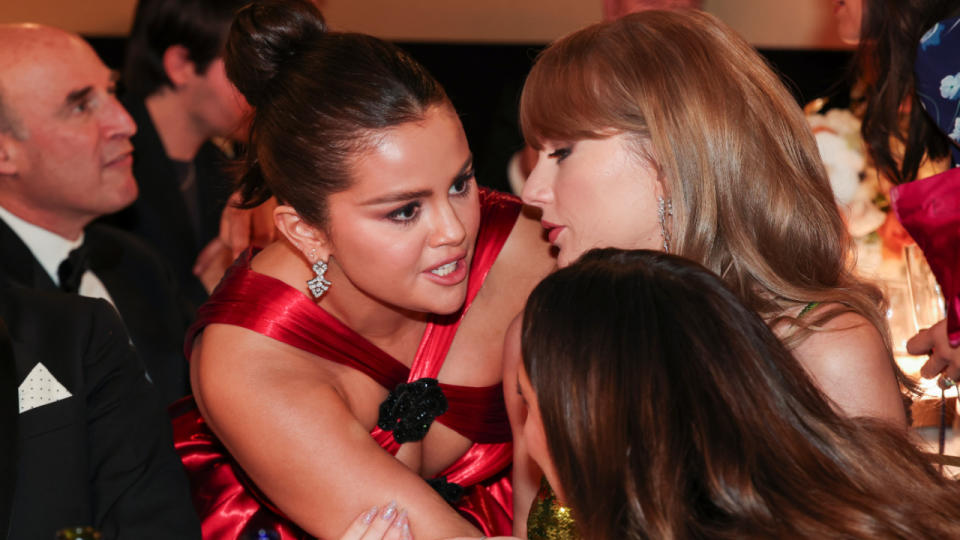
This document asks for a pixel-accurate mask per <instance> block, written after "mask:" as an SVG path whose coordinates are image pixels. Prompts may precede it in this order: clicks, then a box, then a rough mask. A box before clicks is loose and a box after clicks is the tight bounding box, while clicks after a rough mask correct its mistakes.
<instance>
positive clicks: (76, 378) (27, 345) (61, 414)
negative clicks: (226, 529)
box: [0, 289, 200, 540]
mask: <svg viewBox="0 0 960 540" xmlns="http://www.w3.org/2000/svg"><path fill="white" fill-rule="evenodd" d="M0 321H4V322H5V323H6V327H7V329H8V330H9V340H7V339H6V338H5V337H4V336H2V335H0V362H3V363H4V364H3V365H2V366H3V367H0V373H3V372H4V371H3V368H9V367H10V365H11V363H12V364H13V366H14V370H13V372H14V373H15V379H14V381H15V384H14V385H11V384H2V385H0V390H2V391H3V392H4V394H3V395H0V404H2V405H3V406H4V410H3V411H0V433H2V434H3V437H2V438H3V440H4V442H5V445H0V451H2V452H3V453H2V454H0V459H3V462H2V463H0V470H10V469H11V467H12V469H13V470H14V471H15V481H14V482H12V483H11V482H9V478H7V479H4V481H5V485H3V486H2V489H0V520H2V519H5V518H6V519H8V522H9V524H8V523H6V522H4V521H0V538H10V539H17V540H19V539H34V538H36V539H39V540H44V539H52V538H53V537H54V532H55V531H57V530H58V529H61V528H64V527H70V526H78V525H91V526H94V527H96V528H98V529H99V530H100V531H101V532H102V533H103V534H104V538H105V539H109V538H118V537H119V538H158V539H159V538H163V539H169V538H178V539H179V538H188V539H190V538H197V539H198V538H200V524H199V520H198V519H197V516H196V514H195V513H194V510H193V506H192V503H191V499H190V492H189V487H188V484H187V479H186V475H185V474H184V471H183V467H182V465H181V463H180V460H179V458H178V457H177V455H176V453H175V452H174V450H173V442H172V437H171V428H170V422H169V419H168V417H167V415H166V413H165V410H164V408H163V406H162V405H161V403H160V400H159V397H158V395H157V393H156V390H155V388H154V387H153V386H152V385H151V384H150V383H149V382H148V381H147V380H146V377H145V374H144V368H143V364H142V363H141V362H140V360H139V358H137V356H136V353H135V351H134V349H133V347H131V346H130V342H129V339H128V338H127V334H126V332H125V331H124V328H123V324H122V323H121V322H120V320H119V318H118V317H117V314H116V312H115V311H114V310H113V309H112V308H111V307H110V305H109V304H108V303H107V302H105V301H104V300H99V299H90V298H83V297H79V296H77V295H68V294H64V293H60V292H55V293H53V292H45V291H37V290H28V289H8V290H3V289H0ZM10 344H12V358H11V357H10V347H9V346H8V345H10ZM38 363H42V364H43V366H44V367H46V368H47V370H48V371H49V372H50V374H51V375H53V377H54V378H55V379H56V380H57V381H58V382H59V383H60V384H62V385H63V386H64V387H65V388H66V389H67V391H68V392H69V393H70V394H71V395H70V396H69V397H66V398H65V399H61V400H60V401H55V402H53V403H48V404H44V405H40V406H38V407H35V408H32V409H30V410H27V411H24V412H23V413H20V414H13V415H11V414H9V413H10V410H9V409H8V407H11V406H12V407H13V409H12V410H13V412H14V413H16V412H17V411H18V407H16V403H17V401H16V392H17V387H18V386H19V385H20V384H21V383H23V381H24V379H26V378H27V376H28V374H29V373H30V372H31V370H33V369H34V368H35V367H36V366H37V364H38ZM9 372H10V370H9V369H7V373H9ZM8 382H9V381H6V380H5V381H4V383H8ZM11 390H12V392H13V393H14V394H13V399H10V396H9V394H10V392H11ZM13 434H15V435H13ZM11 435H13V436H12V437H11ZM11 441H15V442H16V445H15V446H14V445H11V444H10V442H11ZM0 479H3V478H2V477H0Z"/></svg>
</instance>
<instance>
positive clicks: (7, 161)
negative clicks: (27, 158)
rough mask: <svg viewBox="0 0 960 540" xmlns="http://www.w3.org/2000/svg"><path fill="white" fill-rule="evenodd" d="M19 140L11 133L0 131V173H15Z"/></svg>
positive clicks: (7, 174) (8, 174)
mask: <svg viewBox="0 0 960 540" xmlns="http://www.w3.org/2000/svg"><path fill="white" fill-rule="evenodd" d="M19 143H20V141H18V140H17V138H16V137H14V136H13V134H11V133H0V174H2V175H5V176H12V175H14V174H17V160H16V157H17V155H18V153H19V152H20V144H19Z"/></svg>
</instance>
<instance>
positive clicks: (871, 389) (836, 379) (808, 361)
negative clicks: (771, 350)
mask: <svg viewBox="0 0 960 540" xmlns="http://www.w3.org/2000/svg"><path fill="white" fill-rule="evenodd" d="M819 309H830V306H829V305H828V306H821V307H820V308H819ZM816 314H817V312H816V311H814V312H813V313H810V314H808V315H807V316H808V317H815V316H816ZM793 352H794V355H795V356H796V358H797V359H798V360H799V361H800V363H801V364H803V366H804V367H805V368H806V369H807V371H808V372H809V373H810V375H811V377H812V378H813V379H814V381H815V382H816V383H817V384H818V385H819V387H820V389H821V390H822V391H823V392H824V393H825V394H826V395H827V396H828V397H829V398H830V399H832V400H833V401H834V402H835V403H836V404H837V406H839V408H840V409H841V410H842V411H843V412H844V413H845V414H847V415H848V416H875V417H880V418H887V419H890V420H891V421H893V422H895V423H897V424H899V425H904V426H905V425H906V416H905V414H904V409H903V400H902V398H901V394H900V387H899V383H898V382H897V377H896V373H895V371H894V364H893V358H892V355H891V354H890V351H889V350H888V349H887V346H886V344H885V343H884V340H883V337H882V336H881V334H880V332H879V331H878V330H877V328H876V327H874V326H873V324H871V323H870V321H869V320H868V319H867V318H866V317H864V316H863V315H861V314H859V313H856V312H853V311H846V312H844V313H841V314H839V315H837V316H835V317H834V318H832V319H830V320H829V321H827V322H825V323H824V324H822V325H821V326H820V327H818V328H817V329H816V330H814V331H813V332H812V333H811V334H810V335H809V336H807V337H806V338H805V339H804V340H803V341H801V342H800V343H799V344H798V345H797V346H796V348H795V349H794V351H793Z"/></svg>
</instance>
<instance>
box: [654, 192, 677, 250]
mask: <svg viewBox="0 0 960 540" xmlns="http://www.w3.org/2000/svg"><path fill="white" fill-rule="evenodd" d="M667 216H670V217H673V201H671V200H670V199H666V200H664V198H663V197H661V196H660V195H657V218H658V219H659V220H660V236H662V237H663V251H665V252H666V253H670V229H668V228H667Z"/></svg>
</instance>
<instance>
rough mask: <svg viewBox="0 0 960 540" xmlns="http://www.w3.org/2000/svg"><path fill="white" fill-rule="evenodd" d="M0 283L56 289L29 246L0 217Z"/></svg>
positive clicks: (30, 287) (55, 285) (29, 287)
mask: <svg viewBox="0 0 960 540" xmlns="http://www.w3.org/2000/svg"><path fill="white" fill-rule="evenodd" d="M0 253H3V257H0V284H2V283H3V282H4V281H6V282H7V283H8V285H10V286H15V287H26V288H28V289H46V290H52V289H57V288H58V287H57V284H56V283H54V282H53V279H51V278H50V275H49V274H47V272H46V270H44V269H43V267H42V266H40V263H39V262H38V261H37V258H36V257H34V256H33V253H32V252H31V251H30V248H28V247H27V245H26V244H24V243H23V240H20V237H19V236H17V233H15V232H13V229H11V228H10V227H9V226H7V224H6V223H5V222H4V221H3V220H2V219H0Z"/></svg>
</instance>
